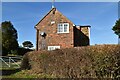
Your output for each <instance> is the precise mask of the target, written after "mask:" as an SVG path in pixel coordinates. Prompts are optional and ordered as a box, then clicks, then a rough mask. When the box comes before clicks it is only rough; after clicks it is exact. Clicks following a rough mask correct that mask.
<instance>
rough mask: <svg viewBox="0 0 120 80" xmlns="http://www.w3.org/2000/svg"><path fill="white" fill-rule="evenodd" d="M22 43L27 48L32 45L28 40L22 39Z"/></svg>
mask: <svg viewBox="0 0 120 80" xmlns="http://www.w3.org/2000/svg"><path fill="white" fill-rule="evenodd" d="M22 44H23V46H24V47H26V48H28V49H29V48H32V47H33V44H32V42H30V41H24V42H23V43H22Z"/></svg>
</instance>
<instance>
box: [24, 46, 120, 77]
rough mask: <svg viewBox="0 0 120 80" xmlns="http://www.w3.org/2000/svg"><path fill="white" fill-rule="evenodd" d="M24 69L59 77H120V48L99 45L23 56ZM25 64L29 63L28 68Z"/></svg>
mask: <svg viewBox="0 0 120 80" xmlns="http://www.w3.org/2000/svg"><path fill="white" fill-rule="evenodd" d="M24 57H26V58H23V62H22V64H23V65H25V67H24V68H26V69H28V68H29V67H30V70H31V71H32V72H33V73H43V74H44V73H45V74H49V75H54V76H56V77H58V78H61V77H62V78H119V77H120V75H119V74H120V45H96V46H87V47H76V48H67V49H60V50H54V51H34V52H30V53H27V54H26V55H24ZM26 61H28V62H27V63H29V64H27V65H26Z"/></svg>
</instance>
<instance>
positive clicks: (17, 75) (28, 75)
mask: <svg viewBox="0 0 120 80" xmlns="http://www.w3.org/2000/svg"><path fill="white" fill-rule="evenodd" d="M0 78H55V77H54V76H50V75H46V74H41V73H40V74H38V73H37V74H35V73H34V74H31V71H30V70H21V71H19V72H16V73H14V74H11V75H4V76H0Z"/></svg>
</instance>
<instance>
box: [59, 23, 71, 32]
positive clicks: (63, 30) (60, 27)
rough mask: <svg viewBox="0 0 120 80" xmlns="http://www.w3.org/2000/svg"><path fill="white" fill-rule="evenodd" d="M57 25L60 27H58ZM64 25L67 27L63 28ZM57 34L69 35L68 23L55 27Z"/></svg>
mask: <svg viewBox="0 0 120 80" xmlns="http://www.w3.org/2000/svg"><path fill="white" fill-rule="evenodd" d="M59 25H61V26H59ZM65 25H67V26H65ZM65 27H67V30H66V31H65ZM60 29H61V30H60ZM57 33H69V23H59V24H58V25H57Z"/></svg>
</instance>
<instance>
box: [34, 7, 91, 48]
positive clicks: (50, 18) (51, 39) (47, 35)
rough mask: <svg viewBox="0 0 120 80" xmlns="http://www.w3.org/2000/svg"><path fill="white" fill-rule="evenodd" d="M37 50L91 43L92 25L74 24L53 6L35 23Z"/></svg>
mask: <svg viewBox="0 0 120 80" xmlns="http://www.w3.org/2000/svg"><path fill="white" fill-rule="evenodd" d="M35 29H36V50H44V49H46V50H54V49H56V48H70V47H78V46H87V45H90V36H89V35H90V33H89V32H90V26H79V25H78V26H77V25H74V24H73V23H72V22H71V21H70V20H69V19H68V18H66V17H65V16H64V15H63V14H62V13H60V12H59V11H58V10H57V9H56V8H52V9H51V10H50V11H49V12H48V13H47V14H46V15H45V16H44V17H43V18H42V19H41V20H40V21H39V22H38V24H36V25H35Z"/></svg>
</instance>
